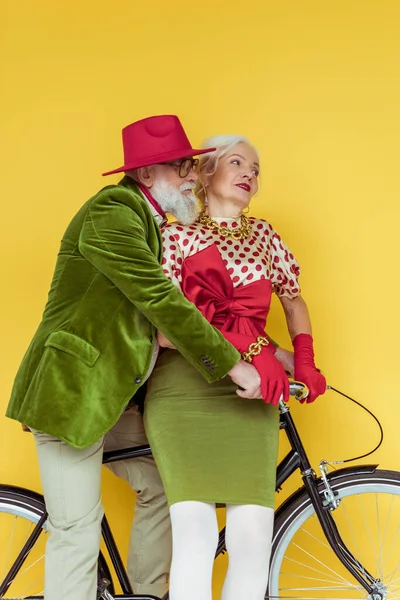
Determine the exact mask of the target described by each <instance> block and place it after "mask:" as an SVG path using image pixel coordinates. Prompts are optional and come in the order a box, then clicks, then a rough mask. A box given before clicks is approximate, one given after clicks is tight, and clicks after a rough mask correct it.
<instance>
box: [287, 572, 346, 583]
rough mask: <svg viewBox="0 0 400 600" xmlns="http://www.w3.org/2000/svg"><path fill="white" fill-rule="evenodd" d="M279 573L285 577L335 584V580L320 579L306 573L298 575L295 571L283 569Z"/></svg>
mask: <svg viewBox="0 0 400 600" xmlns="http://www.w3.org/2000/svg"><path fill="white" fill-rule="evenodd" d="M280 575H284V576H285V577H301V579H309V580H310V581H321V582H322V583H331V584H332V585H335V584H336V583H337V582H336V581H331V580H330V579H321V578H319V577H310V576H307V575H298V574H296V573H285V572H284V571H281V572H280Z"/></svg>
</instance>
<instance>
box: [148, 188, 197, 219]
mask: <svg viewBox="0 0 400 600" xmlns="http://www.w3.org/2000/svg"><path fill="white" fill-rule="evenodd" d="M194 187H195V185H194V183H189V182H186V183H183V184H182V185H181V187H180V188H179V190H177V189H176V188H175V187H174V186H172V185H171V184H169V183H167V182H166V181H163V180H161V181H158V182H157V183H155V184H154V185H153V187H152V188H151V193H152V195H153V196H154V198H155V199H156V200H157V202H158V204H159V205H160V206H161V208H162V209H163V210H164V211H165V212H168V213H170V214H171V215H173V216H174V217H176V218H177V220H178V221H179V223H182V225H191V224H192V223H194V222H195V220H196V219H197V217H198V215H199V212H200V210H199V206H198V204H197V199H196V196H195V195H194V194H193V193H192V194H184V193H183V192H184V191H185V190H193V189H194Z"/></svg>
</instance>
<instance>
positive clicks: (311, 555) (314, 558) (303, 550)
mask: <svg viewBox="0 0 400 600" xmlns="http://www.w3.org/2000/svg"><path fill="white" fill-rule="evenodd" d="M293 546H294V547H295V548H298V549H299V550H301V551H302V552H304V553H305V554H306V555H307V556H309V557H310V558H312V559H313V560H315V562H317V563H319V564H320V565H322V566H323V567H325V568H327V569H328V571H330V572H331V573H333V574H334V575H336V576H337V577H338V578H339V579H341V580H342V581H344V582H345V583H347V584H348V585H349V586H351V585H352V584H351V583H350V582H349V581H347V580H346V579H345V578H344V577H342V576H341V575H339V573H337V572H336V571H335V570H334V569H331V568H330V567H328V566H327V565H325V564H324V563H323V562H322V561H321V560H319V559H318V558H316V557H315V556H314V555H313V554H311V553H310V552H308V551H307V550H305V549H304V548H302V547H301V546H299V545H298V544H296V543H295V542H293ZM353 587H354V586H353Z"/></svg>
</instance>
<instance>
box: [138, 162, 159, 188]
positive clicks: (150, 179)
mask: <svg viewBox="0 0 400 600" xmlns="http://www.w3.org/2000/svg"><path fill="white" fill-rule="evenodd" d="M155 175H156V173H155V168H154V167H153V166H152V165H151V166H150V167H139V168H138V169H136V179H137V181H139V183H141V184H142V185H144V186H145V187H147V188H151V187H152V186H153V185H154V181H155Z"/></svg>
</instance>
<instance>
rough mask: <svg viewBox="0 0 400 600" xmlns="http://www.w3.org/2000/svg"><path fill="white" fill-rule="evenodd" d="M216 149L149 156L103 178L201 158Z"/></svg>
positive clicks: (194, 149)
mask: <svg viewBox="0 0 400 600" xmlns="http://www.w3.org/2000/svg"><path fill="white" fill-rule="evenodd" d="M215 150H216V148H203V149H202V150H199V149H196V148H189V149H188V148H185V149H184V150H176V151H175V152H165V153H164V154H157V156H148V157H147V158H143V159H142V160H137V161H136V162H135V161H133V162H130V163H127V164H126V165H123V166H122V167H118V169H113V170H112V171H106V172H105V173H102V175H103V177H105V176H106V175H112V174H113V173H122V172H123V171H130V170H131V169H139V168H140V167H149V166H150V165H157V164H160V163H163V162H169V161H171V160H178V158H186V157H189V156H200V154H207V153H208V152H215Z"/></svg>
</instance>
